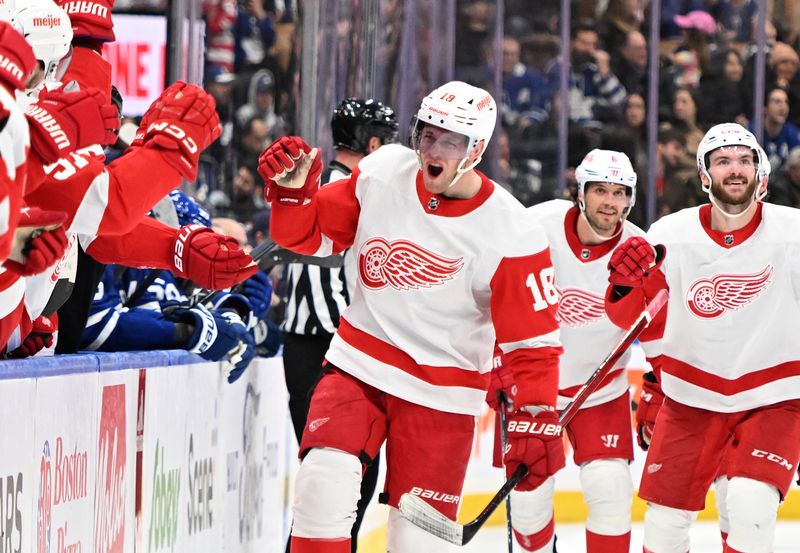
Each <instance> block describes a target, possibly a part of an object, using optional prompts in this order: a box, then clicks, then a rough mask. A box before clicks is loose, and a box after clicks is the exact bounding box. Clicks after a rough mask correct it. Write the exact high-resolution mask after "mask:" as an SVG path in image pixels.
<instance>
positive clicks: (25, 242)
mask: <svg viewBox="0 0 800 553" xmlns="http://www.w3.org/2000/svg"><path fill="white" fill-rule="evenodd" d="M66 220H67V214H66V213H63V212H61V211H43V210H41V209H39V208H38V207H27V208H24V209H23V210H22V211H21V213H20V216H19V225H18V226H17V230H16V231H15V232H14V235H15V236H14V246H13V247H12V253H11V256H10V257H9V258H8V259H6V261H5V262H4V263H3V267H5V268H6V270H8V271H10V272H12V273H16V274H18V275H20V276H30V275H36V274H39V273H41V272H42V271H44V270H45V269H47V268H48V267H50V266H51V265H53V264H54V263H55V262H56V261H58V260H59V259H61V257H63V255H64V250H66V249H67V245H68V243H69V240H68V239H67V234H66V232H65V231H64V228H63V227H62V226H61V224H62V223H63V222H64V221H66Z"/></svg>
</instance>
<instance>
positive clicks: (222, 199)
mask: <svg viewBox="0 0 800 553" xmlns="http://www.w3.org/2000/svg"><path fill="white" fill-rule="evenodd" d="M406 2H407V3H409V2H410V3H412V4H414V3H415V2H416V4H418V5H423V4H424V2H422V1H420V0H414V2H411V0H406ZM387 3H388V2H387ZM416 4H415V5H416ZM560 4H561V3H560V2H559V1H558V0H537V9H536V10H530V9H529V2H528V1H525V0H506V1H505V2H504V17H505V19H504V25H503V29H504V35H503V36H502V37H501V38H500V40H499V42H498V40H497V37H496V36H495V34H494V33H495V31H496V29H497V28H498V27H497V26H496V25H495V21H494V18H495V15H496V13H498V11H497V6H496V2H494V1H489V0H458V2H457V3H456V5H457V20H456V30H455V38H456V44H455V65H456V67H455V72H456V77H457V78H460V79H463V80H465V81H467V82H470V83H472V84H475V85H478V86H483V87H485V88H488V89H490V90H491V89H493V87H494V75H495V68H496V67H497V66H498V65H499V66H500V67H499V71H500V72H501V75H502V77H501V82H502V91H499V92H497V97H498V99H499V100H501V103H502V117H501V129H500V130H499V132H498V134H497V137H498V138H497V145H496V147H495V151H494V152H493V154H492V155H490V156H487V158H488V159H487V161H488V162H485V163H484V164H483V165H482V167H481V168H482V169H484V170H485V172H487V173H488V174H489V176H490V177H492V178H494V179H495V180H496V181H497V182H499V183H501V184H502V185H504V186H506V187H507V188H509V189H510V190H511V191H512V193H514V194H515V196H517V198H518V199H519V200H520V201H521V202H522V203H524V204H526V205H532V204H535V203H539V202H541V201H545V200H548V199H551V198H553V197H555V196H557V195H559V194H560V193H561V192H560V191H559V189H558V188H557V183H558V182H559V178H558V177H559V174H558V172H559V170H560V166H559V158H558V152H559V144H560V142H561V140H562V139H561V137H560V134H559V114H560V111H561V109H562V106H561V105H560V102H561V98H562V97H563V96H562V95H561V93H560V90H559V88H560V76H561V67H562V65H563V64H566V65H567V67H568V72H567V73H568V87H569V90H568V94H567V95H566V97H567V98H568V106H566V108H567V114H568V116H567V119H568V134H567V152H568V155H567V172H566V179H567V185H568V186H567V190H566V191H564V194H565V195H569V194H570V191H571V190H572V187H573V186H574V176H573V174H574V167H576V166H577V164H578V163H579V162H580V160H581V159H582V158H583V156H584V155H585V154H586V152H588V151H589V150H591V149H592V148H604V149H614V150H620V151H623V152H625V153H626V154H627V155H628V157H629V158H630V159H631V160H632V162H633V164H634V167H635V169H636V171H637V174H638V176H639V183H640V186H639V188H638V192H637V194H638V199H637V202H636V206H635V207H634V209H633V211H632V213H631V214H630V219H631V220H632V221H633V222H635V223H637V224H639V225H641V226H644V227H646V226H647V224H648V223H649V222H651V221H647V220H646V214H645V206H646V201H645V200H646V186H645V183H647V182H648V171H649V170H650V169H651V168H652V170H653V171H654V172H655V182H656V194H657V198H656V217H660V216H662V215H665V214H667V213H671V212H674V211H677V210H679V209H681V208H683V207H688V206H694V205H697V204H699V203H703V202H705V201H707V196H706V195H705V194H703V193H702V190H701V187H700V184H699V179H698V175H697V169H696V163H695V159H694V156H695V152H696V150H697V146H698V143H699V141H700V139H701V138H702V136H703V134H704V132H705V131H706V130H707V129H708V128H709V127H711V126H713V125H715V124H717V123H722V122H728V121H735V122H738V123H740V124H742V125H744V126H747V127H749V128H751V129H754V128H755V126H754V124H753V121H752V114H753V101H754V93H753V90H754V81H755V54H756V47H755V39H756V36H755V31H756V15H757V14H756V8H757V6H756V2H755V0H663V1H662V2H661V21H660V33H661V41H660V43H659V44H657V45H653V44H650V43H649V39H648V36H649V27H650V13H649V4H650V2H649V1H648V0H605V1H601V2H595V1H588V0H573V2H572V13H571V17H572V25H571V29H570V33H569V36H570V40H569V43H568V44H564V45H562V44H561V35H560V33H561V29H560V13H559V10H560ZM381 6H383V4H381ZM792 6H794V7H792ZM168 8H169V6H168V4H167V3H166V2H164V1H163V0H117V3H116V9H120V10H135V11H140V12H141V11H145V12H146V11H160V12H162V13H165V10H167V9H168ZM302 8H303V3H302V2H292V1H291V0H203V2H202V16H203V18H204V21H205V23H206V45H205V46H206V49H205V59H204V83H203V85H204V87H205V89H206V91H207V92H209V93H210V94H211V95H212V96H213V97H214V98H215V100H216V102H217V110H218V114H219V116H220V120H221V122H222V125H223V132H222V136H221V138H220V139H219V140H218V141H217V142H216V143H215V144H214V145H212V146H211V148H209V149H208V150H207V151H206V152H205V153H204V155H203V157H202V159H201V171H200V172H199V175H198V179H197V181H196V182H195V183H188V184H187V185H186V186H184V188H185V189H187V190H188V191H189V192H190V193H191V194H192V195H193V196H194V197H195V198H196V199H197V200H198V201H199V202H200V203H202V204H203V205H204V207H205V208H207V209H208V210H209V211H210V212H211V214H212V215H213V216H216V217H228V218H231V219H234V220H237V221H240V222H241V223H242V224H243V225H244V227H245V229H246V231H247V233H248V235H250V236H253V235H256V234H257V235H259V236H263V235H264V234H266V233H267V232H268V230H267V229H268V220H269V206H268V205H265V202H264V200H263V196H262V185H261V181H260V177H259V176H258V173H257V171H256V166H257V159H258V156H259V154H260V153H261V152H262V150H263V149H264V147H265V146H266V145H268V144H270V143H271V142H272V141H273V140H275V139H276V138H278V137H280V136H284V135H286V134H293V133H297V132H299V129H298V128H297V124H298V121H299V116H298V107H297V105H296V102H297V100H298V99H299V88H298V83H299V66H300V63H299V48H300V42H301V41H300V40H299V35H298V31H299V25H300V23H301V22H302V14H303V9H302ZM792 10H794V11H797V10H800V3H798V2H796V1H795V0H784V1H782V2H781V1H776V2H769V3H768V18H767V23H766V26H765V29H764V31H765V35H766V46H765V54H766V78H765V94H764V111H763V114H764V115H763V117H764V120H763V122H762V125H761V126H762V128H763V133H762V135H761V136H759V137H758V138H759V140H760V142H761V143H762V144H763V145H764V148H765V150H766V151H767V153H768V155H769V157H770V161H771V163H772V169H773V171H772V181H773V184H772V185H771V186H770V194H769V196H768V198H767V199H768V200H770V201H774V202H777V203H782V204H786V205H793V206H798V205H800V131H798V127H797V125H798V124H800V56H799V55H798V45H800V35H798V26H797V25H796V24H795V25H794V26H793V22H792V21H791V18H787V17H784V15H785V14H788V13H791V12H792ZM401 11H402V10H400V11H398V12H397V13H401ZM384 12H385V13H390V12H391V10H382V12H381V13H384ZM392 13H394V12H392ZM385 23H387V24H388V22H385ZM395 23H397V22H395ZM795 23H796V22H795ZM400 27H401V25H400V24H399V23H398V24H395V25H393V26H392V28H394V29H399V28H400ZM497 44H502V57H501V58H500V59H497V56H496V53H497V49H496V45H497ZM654 47H655V48H657V49H658V60H659V67H658V76H659V83H658V98H659V99H658V105H657V106H653V108H654V109H655V110H656V111H657V116H658V122H659V126H658V133H657V134H658V138H657V146H656V159H655V160H653V162H652V163H650V159H649V157H648V149H647V144H648V134H649V133H648V126H647V120H646V118H647V113H648V108H649V106H648V105H647V104H648V96H649V88H650V85H649V80H650V68H649V59H650V51H651V49H652V48H654ZM396 77H397V76H395V77H391V79H393V80H392V82H395V83H396V82H397V78H396ZM386 78H387V79H389V78H390V76H386ZM340 99H341V98H337V99H336V100H337V101H338V100H340ZM379 99H381V100H384V101H386V100H388V98H379ZM415 100H416V99H415ZM402 126H403V124H401V127H402ZM274 276H276V278H277V275H274ZM276 318H279V317H278V316H277V315H276Z"/></svg>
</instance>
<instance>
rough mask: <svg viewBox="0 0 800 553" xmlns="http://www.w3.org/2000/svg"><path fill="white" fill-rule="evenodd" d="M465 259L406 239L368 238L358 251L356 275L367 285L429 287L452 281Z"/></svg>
mask: <svg viewBox="0 0 800 553" xmlns="http://www.w3.org/2000/svg"><path fill="white" fill-rule="evenodd" d="M463 266H464V258H463V257H458V258H450V257H445V256H443V255H439V254H436V253H434V252H432V251H430V250H427V249H425V248H423V247H422V246H419V245H417V244H415V243H413V242H411V241H409V240H394V241H391V242H390V241H388V240H385V239H384V238H380V237H377V238H371V239H370V240H368V241H367V242H366V243H365V244H364V245H363V246H361V250H360V251H359V253H358V274H359V277H360V278H361V282H362V283H363V284H364V286H366V287H367V288H370V289H372V290H380V289H382V288H386V287H387V286H390V287H392V288H394V289H395V290H417V289H419V288H430V287H432V286H437V285H440V284H443V283H445V282H447V281H448V280H452V279H453V277H454V276H455V275H456V273H458V272H459V271H460V270H461V268H462V267H463Z"/></svg>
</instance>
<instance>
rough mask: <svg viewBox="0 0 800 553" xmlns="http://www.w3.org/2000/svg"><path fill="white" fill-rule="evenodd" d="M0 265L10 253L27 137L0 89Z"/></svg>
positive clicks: (8, 98)
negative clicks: (0, 125)
mask: <svg viewBox="0 0 800 553" xmlns="http://www.w3.org/2000/svg"><path fill="white" fill-rule="evenodd" d="M0 114H2V115H0V118H2V119H3V121H2V128H0V262H3V261H5V260H6V259H7V258H8V255H9V253H10V252H11V244H12V242H13V239H14V229H16V228H17V221H18V220H19V210H20V208H21V207H22V203H21V202H22V195H23V193H24V190H25V163H26V160H27V157H28V148H29V147H30V134H29V132H28V122H27V121H26V120H25V115H24V114H23V113H22V110H20V109H19V107H18V106H17V103H16V100H15V98H14V95H13V94H11V93H9V92H8V90H6V88H5V87H4V86H0Z"/></svg>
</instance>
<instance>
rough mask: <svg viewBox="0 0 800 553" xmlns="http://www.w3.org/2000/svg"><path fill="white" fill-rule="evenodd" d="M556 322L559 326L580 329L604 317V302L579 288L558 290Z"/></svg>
mask: <svg viewBox="0 0 800 553" xmlns="http://www.w3.org/2000/svg"><path fill="white" fill-rule="evenodd" d="M558 297H559V300H558V311H556V320H557V321H558V323H559V324H560V325H565V326H572V327H580V326H586V325H588V324H592V323H594V322H596V321H599V320H600V319H602V318H603V317H605V316H606V307H605V300H604V299H603V297H602V296H598V295H597V294H592V293H591V292H588V291H586V290H581V289H580V288H559V289H558Z"/></svg>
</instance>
